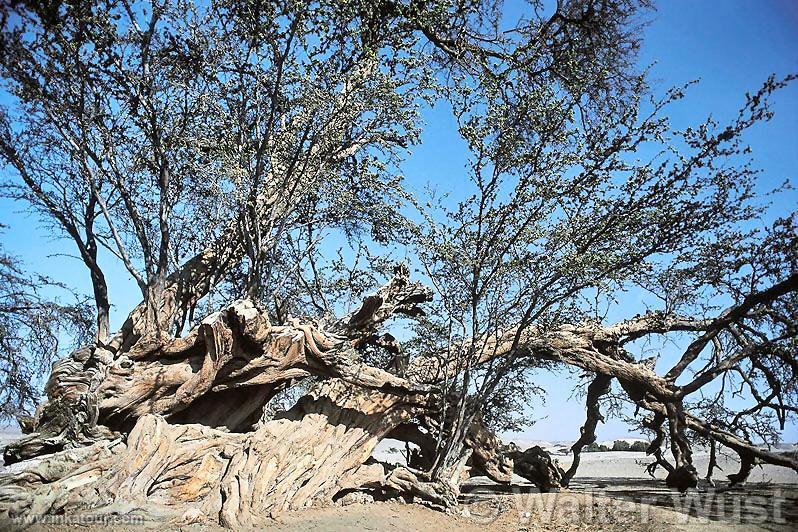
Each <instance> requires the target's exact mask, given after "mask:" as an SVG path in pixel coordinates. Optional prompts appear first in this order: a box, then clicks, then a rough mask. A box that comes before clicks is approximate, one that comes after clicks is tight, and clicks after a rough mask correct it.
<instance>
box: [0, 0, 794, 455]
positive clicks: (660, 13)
mask: <svg viewBox="0 0 798 532" xmlns="http://www.w3.org/2000/svg"><path fill="white" fill-rule="evenodd" d="M656 4H657V11H656V12H655V13H654V14H653V15H652V16H653V19H654V20H653V22H652V24H651V25H650V27H648V29H647V30H646V34H645V41H644V46H643V50H642V53H641V65H643V66H646V65H653V67H652V71H651V72H652V78H653V80H654V81H655V85H654V86H655V88H656V89H657V91H658V92H660V93H662V92H664V91H665V90H666V89H667V88H668V87H670V86H672V85H677V84H683V83H685V82H687V81H690V80H693V79H701V83H700V84H699V85H698V86H694V87H693V88H692V89H691V90H690V91H689V92H688V97H687V98H686V99H685V100H684V101H682V102H680V103H679V104H678V105H677V106H675V107H674V108H672V110H671V117H672V118H673V122H674V125H676V126H678V127H682V126H687V125H690V124H695V123H698V122H700V121H701V120H703V119H704V118H705V117H706V116H707V115H709V114H712V115H713V116H715V117H718V118H720V119H723V118H726V117H729V116H731V115H732V114H734V113H736V111H737V110H738V109H739V107H740V106H741V104H742V103H743V102H744V93H745V92H746V91H755V90H756V89H758V88H759V86H761V84H762V82H763V81H764V80H765V79H766V78H767V77H768V76H769V75H770V74H771V73H775V74H777V75H781V76H783V75H786V74H787V73H791V72H792V73H795V72H798V0H748V1H742V0H692V1H689V0H667V1H665V0H660V1H658V2H656ZM522 6H523V3H522V2H520V1H519V0H508V1H507V9H510V10H513V11H517V10H519V9H521V8H522ZM774 101H775V111H776V116H775V118H774V119H773V120H772V121H771V122H770V123H768V124H765V125H764V126H762V125H760V126H758V127H757V128H755V129H754V130H752V131H750V132H749V134H748V135H747V137H746V139H747V141H748V142H749V144H750V145H751V147H752V148H753V151H754V156H755V158H756V161H757V163H758V165H759V166H760V167H761V168H763V169H764V170H765V173H764V174H763V178H762V189H763V190H766V189H769V188H771V187H772V186H773V185H775V184H776V183H780V182H783V181H784V180H785V179H790V180H791V181H792V182H795V183H796V184H798V178H797V177H796V174H795V172H796V170H797V169H798V135H797V134H798V83H793V84H792V85H791V86H790V87H788V88H787V89H786V90H783V91H780V92H779V93H778V94H777V95H776V97H775V98H774ZM425 120H426V127H425V131H424V134H423V136H422V144H421V145H420V146H417V147H416V148H415V149H414V150H413V154H412V156H411V157H410V158H409V159H408V160H407V161H406V163H405V164H404V166H403V172H404V173H405V175H406V177H407V182H408V185H409V186H410V187H411V188H413V189H415V190H416V191H417V192H418V193H419V194H420V193H421V192H422V190H423V187H424V185H425V184H427V183H431V184H434V185H436V186H437V187H438V188H439V189H441V190H452V189H456V187H457V185H458V183H459V182H460V180H461V179H463V176H464V172H463V168H464V163H465V161H466V158H467V153H466V150H465V147H464V145H463V143H462V142H461V141H459V139H458V138H457V134H456V130H455V128H454V122H453V120H452V118H451V116H450V114H449V112H448V110H447V109H446V108H445V106H442V105H441V106H438V107H436V108H434V109H430V110H427V111H426V112H425ZM788 199H789V200H790V201H793V202H794V203H796V202H798V195H796V194H792V195H791V196H790V197H789V198H788ZM794 208H795V205H779V206H776V209H775V210H774V212H776V211H781V212H784V211H786V210H791V209H794ZM0 223H3V224H5V225H7V226H9V227H8V229H6V231H5V233H3V234H2V235H0V238H2V239H3V244H4V246H5V247H6V249H7V251H8V252H11V253H14V254H16V255H19V256H20V257H21V258H22V259H23V260H24V261H25V263H26V264H27V266H28V267H29V268H30V269H31V270H34V271H37V272H38V273H42V274H45V275H49V276H52V277H54V278H56V279H57V280H59V281H62V282H64V283H66V284H68V285H70V286H74V287H76V288H77V289H79V290H81V291H83V292H86V293H90V285H89V281H88V273H87V271H86V270H85V267H84V266H83V265H82V263H81V262H80V261H79V260H77V259H75V258H70V257H69V255H71V254H73V253H74V251H73V249H72V247H71V245H70V243H69V242H66V241H62V240H54V239H52V238H51V237H49V236H48V234H49V232H48V231H47V230H46V229H45V228H43V227H42V226H41V224H40V223H39V221H38V220H37V218H36V217H35V216H31V215H29V214H25V213H24V210H23V206H21V205H15V204H13V203H12V202H10V201H8V200H3V199H0ZM106 262H107V263H110V262H111V261H106ZM107 278H108V284H109V291H110V295H111V300H112V301H113V303H114V308H113V309H112V323H111V325H112V328H116V327H118V326H119V325H120V324H121V321H122V320H123V319H124V317H125V316H126V315H127V312H128V311H129V310H130V309H131V308H132V307H133V306H134V305H135V304H136V303H137V302H138V301H139V292H138V289H137V287H136V285H135V283H134V282H133V281H132V279H130V277H129V275H128V274H127V273H126V272H125V271H124V270H123V269H122V268H121V267H119V266H118V265H117V264H115V265H113V266H110V267H108V268H107ZM622 303H623V305H624V308H623V309H619V317H623V316H622V315H621V314H628V315H633V314H635V313H636V312H638V311H639V310H640V308H641V301H640V298H639V296H636V295H635V294H628V295H627V297H626V299H625V300H624V301H622ZM621 310H623V311H628V312H621ZM664 362H667V361H664ZM563 376H564V375H560V376H551V375H542V376H541V379H540V381H539V383H538V384H539V385H541V386H543V387H544V388H546V389H547V391H548V398H547V404H546V407H545V408H543V409H540V413H539V414H538V413H535V414H534V415H535V417H538V418H542V419H540V420H539V421H538V422H537V423H536V424H535V425H534V426H533V427H532V428H530V429H529V430H527V431H526V432H525V433H524V434H523V437H525V438H534V439H546V440H570V439H574V438H576V437H577V436H578V434H579V426H580V425H581V424H582V422H583V420H584V407H583V406H582V404H581V403H582V401H581V399H576V398H575V399H573V400H570V399H569V397H570V394H571V386H569V385H564V384H563V380H562V379H563ZM543 416H547V417H543ZM627 432H628V431H627V428H626V426H625V425H624V424H623V423H621V422H618V421H612V420H610V421H609V422H608V423H607V424H605V425H603V426H600V427H599V440H605V439H612V438H616V437H621V436H624V435H626V434H627ZM784 439H785V440H788V441H796V440H798V429H796V427H794V426H791V427H788V429H787V430H786V431H785V434H784Z"/></svg>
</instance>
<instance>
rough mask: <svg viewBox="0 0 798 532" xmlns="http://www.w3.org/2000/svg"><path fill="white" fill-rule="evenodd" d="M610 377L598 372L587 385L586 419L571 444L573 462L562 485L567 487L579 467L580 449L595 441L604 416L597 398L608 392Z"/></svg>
mask: <svg viewBox="0 0 798 532" xmlns="http://www.w3.org/2000/svg"><path fill="white" fill-rule="evenodd" d="M611 383H612V377H610V376H609V375H602V374H598V375H596V377H595V378H594V379H593V381H592V382H591V383H590V384H589V385H588V387H587V397H586V399H585V402H586V409H587V419H586V420H585V424H584V425H583V426H582V434H581V435H580V436H579V439H578V440H576V442H575V443H574V444H573V445H572V446H571V451H572V452H573V453H574V459H573V462H571V467H569V468H568V471H566V472H565V474H564V475H563V476H562V481H561V482H562V485H563V487H568V484H570V482H571V479H572V478H574V475H576V471H577V469H579V459H580V457H581V454H582V449H583V448H584V447H585V446H587V445H590V444H591V443H593V442H595V441H596V427H597V426H598V423H599V421H601V422H602V423H603V422H604V416H602V415H601V409H600V408H599V399H600V398H601V397H602V396H603V395H606V394H608V393H609V392H610V389H611V388H610V385H611Z"/></svg>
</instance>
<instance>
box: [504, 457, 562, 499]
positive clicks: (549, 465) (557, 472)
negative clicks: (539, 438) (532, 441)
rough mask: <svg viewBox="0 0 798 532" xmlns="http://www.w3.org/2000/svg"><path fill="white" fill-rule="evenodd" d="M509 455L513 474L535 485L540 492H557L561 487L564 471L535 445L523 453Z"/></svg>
mask: <svg viewBox="0 0 798 532" xmlns="http://www.w3.org/2000/svg"><path fill="white" fill-rule="evenodd" d="M509 455H510V457H511V458H512V459H513V462H514V464H515V466H514V471H515V473H516V474H517V475H520V476H522V477H524V478H525V479H527V480H529V481H530V482H532V483H533V484H535V486H537V488H538V489H539V490H540V491H541V492H543V493H548V492H550V491H558V490H559V489H560V487H562V486H563V484H562V479H563V475H564V471H563V470H562V469H560V467H559V466H558V465H557V463H556V462H555V461H554V460H552V458H551V455H550V454H549V453H548V451H546V450H544V449H543V448H541V447H540V446H538V445H535V446H534V447H530V448H529V449H527V450H526V451H524V452H520V451H517V450H515V451H511V452H510V453H509Z"/></svg>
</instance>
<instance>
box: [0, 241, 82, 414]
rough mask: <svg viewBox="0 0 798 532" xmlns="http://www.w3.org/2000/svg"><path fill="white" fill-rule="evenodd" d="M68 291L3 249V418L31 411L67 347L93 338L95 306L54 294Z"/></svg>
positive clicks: (0, 331)
mask: <svg viewBox="0 0 798 532" xmlns="http://www.w3.org/2000/svg"><path fill="white" fill-rule="evenodd" d="M54 292H65V293H66V294H67V295H70V294H69V291H68V290H67V289H66V287H64V286H63V285H62V284H59V283H56V282H54V281H52V280H51V279H48V278H46V277H42V276H40V275H33V276H31V275H28V274H26V273H24V269H23V265H22V263H21V262H20V261H19V259H17V258H16V257H14V256H11V255H8V254H6V253H5V252H4V251H2V249H1V248H0V390H2V392H0V421H2V422H7V421H9V420H12V419H13V418H14V417H16V416H19V415H23V414H30V413H32V412H33V409H34V408H35V407H36V405H37V404H38V401H39V395H40V391H39V390H40V385H41V378H42V377H43V376H44V375H46V372H48V371H49V370H50V366H51V364H52V362H53V361H54V360H55V359H56V358H57V357H58V356H60V355H63V353H64V346H63V345H62V344H63V343H64V341H65V340H66V342H67V345H66V347H68V348H74V347H76V346H77V345H80V344H81V343H85V342H88V341H89V339H90V338H91V336H92V334H93V332H94V331H93V329H92V316H91V308H90V306H89V305H88V304H87V302H86V301H84V300H81V299H79V298H77V297H74V296H71V295H70V296H71V297H69V299H72V300H74V302H73V303H71V304H67V303H62V302H61V301H60V299H59V298H53V297H52V294H53V293H54Z"/></svg>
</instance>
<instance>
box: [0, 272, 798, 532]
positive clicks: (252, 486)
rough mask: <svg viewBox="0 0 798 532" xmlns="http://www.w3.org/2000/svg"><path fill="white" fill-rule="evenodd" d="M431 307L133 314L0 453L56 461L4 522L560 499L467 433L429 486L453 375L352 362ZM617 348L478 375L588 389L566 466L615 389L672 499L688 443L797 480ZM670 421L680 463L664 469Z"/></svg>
mask: <svg viewBox="0 0 798 532" xmlns="http://www.w3.org/2000/svg"><path fill="white" fill-rule="evenodd" d="M173 288H174V285H173V284H172V285H168V286H167V287H166V290H167V291H168V290H172V289H173ZM429 297H430V294H429V291H428V290H427V289H426V288H424V287H422V286H421V285H419V284H418V283H411V282H410V281H409V279H408V273H407V270H406V269H405V268H399V269H398V270H397V272H396V276H395V277H394V279H392V280H391V282H389V283H388V285H386V286H384V287H383V288H381V289H380V290H379V291H378V292H377V293H376V294H374V295H372V296H369V297H368V298H367V299H366V301H365V302H364V304H363V305H362V306H361V307H360V308H359V309H358V310H356V311H355V312H353V313H352V314H351V315H349V316H347V317H345V318H343V319H342V320H339V321H337V322H335V323H334V324H333V325H331V326H330V327H329V328H326V329H325V328H324V327H323V326H320V325H319V324H315V323H307V322H302V321H300V320H296V319H294V320H288V322H287V323H281V324H280V325H272V324H271V323H270V322H269V319H268V317H267V314H266V313H265V312H264V311H263V310H261V309H259V308H257V307H256V306H255V305H254V304H252V303H251V302H249V301H238V302H235V303H233V304H231V305H229V306H228V307H227V308H226V309H224V310H222V311H220V312H218V313H216V314H213V315H211V316H208V317H207V318H206V319H205V320H204V321H203V322H202V323H201V324H200V325H199V326H198V327H196V328H195V329H193V330H191V331H190V332H189V333H188V334H187V335H186V336H185V337H183V338H173V337H169V336H168V335H167V334H165V331H159V332H158V333H153V332H152V331H147V330H146V327H145V328H143V329H142V328H140V327H139V326H140V325H141V323H143V322H142V321H141V320H142V312H143V310H142V309H141V307H139V308H137V310H136V311H134V313H132V314H131V317H130V319H129V320H128V323H127V324H126V326H125V328H123V331H122V332H121V333H119V334H117V335H116V336H114V337H113V338H112V339H111V340H110V341H109V342H108V343H107V344H104V345H99V344H98V345H96V346H92V347H89V348H84V349H81V350H78V351H76V352H75V353H73V354H72V355H71V356H70V357H68V358H66V359H64V360H62V361H60V362H59V363H58V364H56V365H55V367H54V369H53V373H52V375H51V377H50V380H49V381H48V384H47V389H46V391H47V395H48V403H47V404H46V405H45V406H44V407H43V408H42V409H41V410H40V411H39V412H38V414H37V416H36V417H35V419H34V420H32V422H31V423H30V424H29V428H30V429H31V430H32V433H31V434H30V435H29V436H28V437H27V438H25V439H23V440H21V441H20V442H17V443H15V444H12V445H10V446H9V447H8V448H7V449H6V452H5V457H6V460H7V461H8V462H15V461H20V460H25V459H27V458H30V457H35V456H39V455H42V454H50V457H48V458H46V459H45V460H43V461H32V462H29V463H28V464H24V465H22V466H21V467H22V468H23V471H22V472H20V473H18V474H15V475H13V476H10V477H6V478H5V479H3V480H2V482H0V514H2V515H6V516H27V515H38V514H41V513H48V512H49V513H53V512H80V511H85V510H87V509H91V511H92V513H97V512H101V511H114V508H120V507H124V508H128V509H129V508H131V507H141V508H144V507H146V508H147V510H148V511H152V509H153V508H156V507H157V508H158V511H161V512H164V513H167V514H176V515H177V514H179V515H182V514H183V513H184V512H187V511H189V512H190V514H191V515H192V516H198V515H202V516H205V517H206V518H207V519H210V520H213V521H218V522H221V523H222V524H225V525H227V526H231V527H240V526H249V525H254V524H256V523H258V522H260V521H261V520H263V519H265V518H267V517H268V516H271V515H274V514H277V513H279V512H282V511H285V510H289V509H297V508H303V507H306V506H308V505H311V504H316V503H320V502H329V501H331V500H333V498H335V497H338V496H341V494H345V493H347V492H351V491H353V490H371V491H374V492H376V491H382V492H383V493H387V494H391V493H392V494H404V495H407V496H414V497H421V498H422V499H424V500H427V501H430V502H432V503H434V504H438V505H441V506H449V505H452V504H456V502H457V497H458V495H459V485H460V481H461V480H462V479H463V477H464V475H465V474H466V473H467V472H468V471H470V473H471V474H486V475H487V476H489V477H490V478H492V479H494V480H496V481H497V482H509V481H510V477H511V474H512V472H513V471H514V472H515V473H517V474H520V475H521V476H524V477H526V478H528V479H529V480H531V481H532V482H534V483H535V484H536V485H538V486H539V487H540V489H541V490H543V491H549V490H553V489H557V488H559V487H560V486H562V485H567V483H568V481H569V480H570V479H571V478H572V476H573V474H574V472H575V468H573V467H572V469H573V471H569V473H564V472H563V471H562V470H561V469H560V468H559V467H558V466H557V464H556V463H555V462H554V461H553V460H552V459H551V457H550V456H549V455H548V454H547V453H545V451H543V450H542V449H540V448H532V449H529V450H527V451H525V452H523V453H522V452H520V451H519V450H517V449H512V448H506V447H504V446H502V444H501V442H500V441H499V440H498V439H497V438H496V437H495V436H494V435H493V434H491V433H490V432H489V431H488V430H486V429H485V427H483V426H482V425H481V424H480V423H478V422H476V423H473V424H472V425H471V426H470V427H469V428H468V433H467V434H466V435H465V438H464V442H465V445H464V446H463V448H462V449H459V454H458V455H457V456H455V457H454V458H455V460H453V461H452V463H451V465H450V466H449V467H447V468H445V471H438V472H436V474H435V475H434V478H433V475H432V474H431V473H430V472H429V469H426V468H428V467H431V463H432V462H433V461H434V456H433V453H434V452H435V449H434V447H435V443H436V440H435V438H433V437H432V434H433V433H434V430H435V427H426V428H425V429H426V430H420V429H419V422H421V423H423V420H424V419H432V417H434V414H435V413H436V412H435V410H434V409H435V407H436V404H437V401H433V400H432V399H431V398H432V394H431V393H430V392H434V389H432V388H431V386H434V385H435V383H437V382H439V381H440V379H441V378H442V376H443V375H447V374H448V372H449V371H451V368H449V367H448V366H447V365H446V363H445V362H442V360H441V357H438V356H434V354H433V355H432V356H429V357H421V358H417V359H416V360H414V361H413V363H412V364H410V365H409V366H405V367H403V368H398V367H395V368H394V369H395V371H394V372H393V373H392V372H388V371H385V370H382V369H379V368H374V367H371V366H368V365H366V364H365V363H363V361H362V360H361V359H360V353H359V348H361V347H363V346H364V345H366V344H367V343H371V344H373V345H380V343H379V342H374V341H373V340H374V338H375V337H378V336H377V334H378V327H379V325H380V323H381V322H382V321H384V320H385V319H387V318H388V317H390V316H391V315H393V314H397V313H399V314H407V315H416V314H417V313H418V312H420V309H419V308H418V304H419V303H421V302H423V301H426V300H427V299H428V298H429ZM680 326H681V325H680ZM630 327H631V326H630ZM627 329H629V327H627ZM624 330H626V329H624ZM629 330H631V329H629ZM619 334H621V333H619V332H618V331H617V330H614V329H612V328H608V329H602V328H600V327H596V326H582V327H572V326H563V327H561V328H559V329H556V330H553V331H545V332H544V331H535V330H532V329H529V330H527V331H526V332H525V333H524V336H523V338H522V342H521V344H520V345H521V347H512V346H513V345H514V343H513V342H512V340H511V339H512V337H513V335H514V331H509V332H508V333H507V334H505V335H503V336H502V337H501V338H500V339H499V340H498V344H496V343H494V344H493V345H488V346H487V347H486V351H485V352H486V355H485V357H484V359H483V361H487V360H489V359H490V358H492V357H497V356H505V355H508V354H511V353H510V350H512V349H522V350H523V355H524V356H529V357H534V358H537V359H544V360H553V361H558V362H563V363H566V364H569V365H573V366H576V367H580V368H582V369H585V370H589V371H593V372H595V373H596V374H597V375H598V376H599V377H600V378H597V379H596V381H594V383H593V384H591V387H590V388H589V390H588V404H587V406H588V416H587V420H586V423H585V427H584V428H583V433H582V437H581V438H580V440H579V441H578V442H577V443H576V444H575V445H574V447H573V449H574V452H575V457H576V460H575V462H576V463H577V464H578V454H579V452H581V449H582V446H584V445H587V444H589V443H591V442H592V441H594V440H595V427H596V424H597V422H598V421H599V420H600V419H601V417H600V416H601V414H600V412H599V410H598V398H599V397H600V396H601V395H602V394H603V393H606V388H607V387H608V384H609V379H610V378H617V379H618V381H619V382H620V384H621V386H622V387H623V389H624V390H625V391H626V392H627V394H628V395H629V397H630V398H631V399H632V400H633V401H634V402H635V403H637V404H638V406H639V407H641V408H644V409H647V410H649V411H651V412H652V413H653V414H654V416H653V418H652V419H651V427H652V428H653V429H654V430H656V431H657V434H658V437H657V438H656V439H655V442H653V443H652V446H651V448H650V449H649V451H650V452H652V453H654V454H655V455H656V456H657V458H658V462H657V463H658V464H661V465H663V466H664V467H666V469H667V470H668V471H669V480H668V483H669V485H673V486H674V487H677V488H679V489H682V488H683V487H690V485H694V484H692V481H693V479H694V477H696V476H697V475H693V474H692V473H691V469H690V468H692V463H691V452H690V447H689V442H688V440H687V438H686V437H685V431H686V430H691V431H695V432H698V433H701V434H702V435H704V436H705V437H709V438H712V439H713V440H714V441H716V442H718V443H720V444H722V445H725V446H727V447H730V448H732V449H734V450H736V451H737V452H738V453H741V456H743V455H744V454H745V455H746V456H749V457H750V458H751V460H750V461H746V462H744V467H743V468H741V472H740V473H739V474H738V477H740V478H741V479H743V480H744V478H743V477H747V474H748V472H750V467H749V466H750V465H752V464H753V463H754V461H755V460H762V461H765V462H768V463H776V464H779V465H785V466H787V467H791V468H793V469H795V470H798V464H797V463H796V462H795V460H793V459H791V458H788V457H784V456H781V455H776V454H772V453H768V452H766V451H762V450H760V449H757V448H755V447H754V446H751V445H750V444H748V443H747V442H744V441H743V440H740V439H739V438H737V437H735V436H734V435H733V434H729V433H727V432H724V431H723V430H720V429H718V428H717V427H714V426H712V425H711V424H707V423H704V422H702V421H701V420H698V419H697V418H695V417H694V416H691V415H690V414H689V413H686V412H684V411H683V410H682V408H681V399H682V397H681V395H680V393H679V390H678V387H677V386H676V385H675V384H674V383H672V382H669V381H667V380H665V379H663V378H661V377H658V376H657V375H656V374H655V373H654V372H653V371H652V368H650V367H648V366H646V365H645V364H641V363H638V362H636V361H635V360H634V359H633V358H632V357H631V356H630V355H629V354H628V353H626V352H625V351H624V350H623V348H622V347H621V345H620V344H619V342H618V338H619ZM378 338H380V337H378ZM383 343H385V342H383ZM393 343H395V342H388V344H393ZM388 344H386V346H387V347H388V348H389V352H394V351H391V349H393V346H392V345H388ZM396 353H398V351H396ZM517 354H518V353H512V355H513V356H517ZM400 369H401V371H399V370H400ZM405 369H406V371H404V370H405ZM397 373H398V374H397ZM309 376H314V377H316V378H317V379H318V380H319V383H318V384H316V385H315V386H314V387H313V388H312V389H311V391H310V392H309V393H308V395H306V396H305V397H303V398H302V399H301V400H300V401H299V403H298V404H297V405H295V406H294V407H293V408H291V409H289V410H288V411H287V412H284V413H282V414H280V415H278V416H277V417H276V418H275V419H272V420H270V421H266V422H261V423H259V424H256V423H257V422H258V420H259V419H260V417H261V415H260V414H261V412H262V411H263V408H264V405H266V404H267V403H268V401H269V400H270V399H271V398H272V397H273V396H274V394H275V393H276V392H278V391H279V390H281V389H283V388H284V387H285V386H287V385H289V384H290V383H293V382H295V381H296V380H298V379H302V378H305V377H309ZM666 422H667V423H668V430H669V434H670V436H671V442H672V447H673V449H672V450H673V452H674V456H675V457H676V466H670V464H668V463H667V462H666V461H664V459H662V455H661V447H662V442H663V440H664V437H665V432H664V428H663V427H664V424H665V423H666ZM125 436H127V438H126V443H124V442H125ZM387 436H390V437H397V438H399V439H401V440H404V441H411V442H414V443H416V444H418V445H419V447H420V448H421V451H422V452H421V455H422V458H423V460H420V461H421V462H423V463H424V466H425V469H422V470H418V469H415V468H414V467H412V464H411V466H410V467H399V468H389V467H387V466H385V465H384V464H379V463H376V462H373V460H370V456H371V452H372V450H373V448H374V446H375V445H376V444H377V442H379V441H380V439H382V438H384V437H387ZM655 444H656V445H655ZM655 447H656V449H654V448H655ZM430 449H431V450H430ZM52 453H55V454H52ZM469 466H470V467H469ZM692 472H694V469H692ZM732 480H735V479H732ZM179 515H178V516H179Z"/></svg>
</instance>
